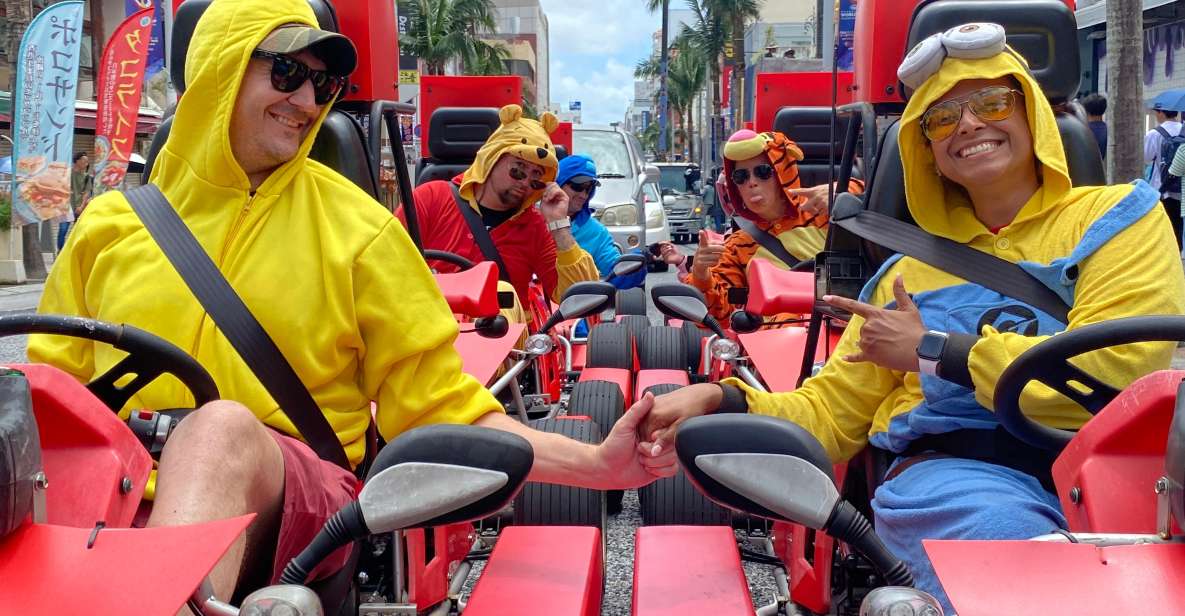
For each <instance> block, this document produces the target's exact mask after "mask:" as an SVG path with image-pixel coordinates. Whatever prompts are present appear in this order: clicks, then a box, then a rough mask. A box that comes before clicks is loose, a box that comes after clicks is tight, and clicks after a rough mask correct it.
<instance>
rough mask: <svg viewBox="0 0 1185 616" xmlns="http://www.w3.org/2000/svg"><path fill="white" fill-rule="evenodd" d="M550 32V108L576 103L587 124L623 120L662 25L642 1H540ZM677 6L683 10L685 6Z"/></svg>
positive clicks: (656, 15) (565, 107)
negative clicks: (640, 65) (640, 66)
mask: <svg viewBox="0 0 1185 616" xmlns="http://www.w3.org/2000/svg"><path fill="white" fill-rule="evenodd" d="M540 4H541V5H542V6H543V11H544V12H545V13H546V14H547V21H548V26H549V28H550V37H549V41H550V52H551V70H550V78H551V87H550V90H551V104H552V106H553V107H556V108H559V109H567V108H568V101H575V100H578V101H580V102H581V107H582V112H581V115H582V120H583V122H584V123H585V124H608V123H610V122H617V121H620V120H621V119H622V118H623V117H624V116H625V108H626V107H627V106H629V104H630V101H631V100H632V99H633V97H634V65H635V64H637V62H638V60H640V59H642V58H644V57H646V56H647V55H648V54H649V53H650V49H651V35H652V34H653V33H654V31H655V30H657V29H658V28H659V27H660V26H661V25H662V21H661V20H660V18H659V16H658V14H653V15H652V14H650V12H649V11H647V10H646V5H645V1H644V0H595V1H591V2H590V1H586V0H575V1H574V0H568V1H567V2H561V1H560V0H540ZM675 4H678V6H679V8H682V3H677V2H672V5H675Z"/></svg>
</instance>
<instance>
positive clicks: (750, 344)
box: [737, 326, 839, 391]
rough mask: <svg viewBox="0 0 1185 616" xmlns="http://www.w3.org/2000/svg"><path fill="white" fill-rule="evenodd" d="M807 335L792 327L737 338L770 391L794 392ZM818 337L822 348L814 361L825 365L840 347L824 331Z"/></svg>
mask: <svg viewBox="0 0 1185 616" xmlns="http://www.w3.org/2000/svg"><path fill="white" fill-rule="evenodd" d="M806 334H807V328H805V327H797V326H792V327H782V328H779V329H763V330H758V331H755V332H750V333H748V334H737V339H738V340H740V342H741V345H743V346H744V347H745V354H746V355H748V356H749V359H750V361H752V362H753V366H754V367H756V368H757V372H758V374H760V375H761V379H762V380H763V381H765V384H766V385H769V390H770V391H793V390H794V388H796V387H797V386H798V374H799V372H801V368H802V364H801V363H800V360H799V358H801V357H802V354H803V353H805V352H806ZM819 336H820V338H821V341H820V342H823V344H820V345H819V346H818V347H817V348H816V349H815V361H824V360H826V359H827V357H828V356H830V354H831V351H834V350H835V346H836V345H837V344H839V335H838V332H833V331H829V330H828V329H827V328H823V330H822V331H821V332H820V334H819ZM787 358H792V361H787Z"/></svg>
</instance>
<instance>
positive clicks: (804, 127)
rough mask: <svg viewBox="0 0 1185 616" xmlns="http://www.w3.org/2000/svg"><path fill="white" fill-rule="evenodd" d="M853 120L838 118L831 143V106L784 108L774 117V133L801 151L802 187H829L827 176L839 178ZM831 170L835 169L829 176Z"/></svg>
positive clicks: (846, 117) (847, 117) (799, 171)
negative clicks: (844, 146)
mask: <svg viewBox="0 0 1185 616" xmlns="http://www.w3.org/2000/svg"><path fill="white" fill-rule="evenodd" d="M851 120H852V117H851V116H840V117H838V118H836V122H835V138H834V140H832V136H831V108H830V107H782V108H781V109H779V110H778V113H777V115H775V116H774V130H776V131H778V132H779V133H782V134H783V135H786V136H787V137H789V138H790V139H791V140H793V141H794V143H797V144H798V147H799V148H801V149H802V155H803V159H802V160H801V161H799V162H798V173H799V177H800V178H801V181H802V185H803V186H818V185H819V184H826V183H827V179H828V177H832V178H838V177H839V160H840V155H841V154H843V142H844V135H845V134H847V131H848V125H849V124H850V123H851ZM832 161H835V162H834V164H832ZM828 167H832V169H831V170H830V174H829V170H828Z"/></svg>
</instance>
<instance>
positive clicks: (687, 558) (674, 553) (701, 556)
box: [466, 526, 753, 616]
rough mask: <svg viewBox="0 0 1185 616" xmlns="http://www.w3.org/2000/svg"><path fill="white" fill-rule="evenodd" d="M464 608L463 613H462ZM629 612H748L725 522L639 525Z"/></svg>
mask: <svg viewBox="0 0 1185 616" xmlns="http://www.w3.org/2000/svg"><path fill="white" fill-rule="evenodd" d="M466 612H468V611H466ZM631 613H632V614H633V615H634V616H685V615H686V614H711V615H712V616H753V601H752V599H750V597H749V584H748V582H746V581H745V571H744V569H742V568H741V557H740V552H739V551H738V550H737V544H736V536H735V535H734V534H733V530H732V528H729V527H727V526H644V527H642V528H639V529H638V530H637V534H636V535H635V540H634V595H633V609H632V612H631Z"/></svg>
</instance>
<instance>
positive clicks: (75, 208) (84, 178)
mask: <svg viewBox="0 0 1185 616" xmlns="http://www.w3.org/2000/svg"><path fill="white" fill-rule="evenodd" d="M90 164H91V159H90V157H89V156H87V155H86V152H75V153H74V166H73V167H71V168H70V211H68V212H66V213H65V214H62V215H61V216H59V217H58V252H61V251H62V247H63V246H65V245H66V235H67V234H68V233H70V225H71V224H73V223H74V220H75V219H76V218H77V217H78V216H79V215H81V214H82V208H84V207H86V204H87V202H89V201H90V200H91V192H92V190H93V188H94V181H93V180H92V179H91V175H90Z"/></svg>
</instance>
